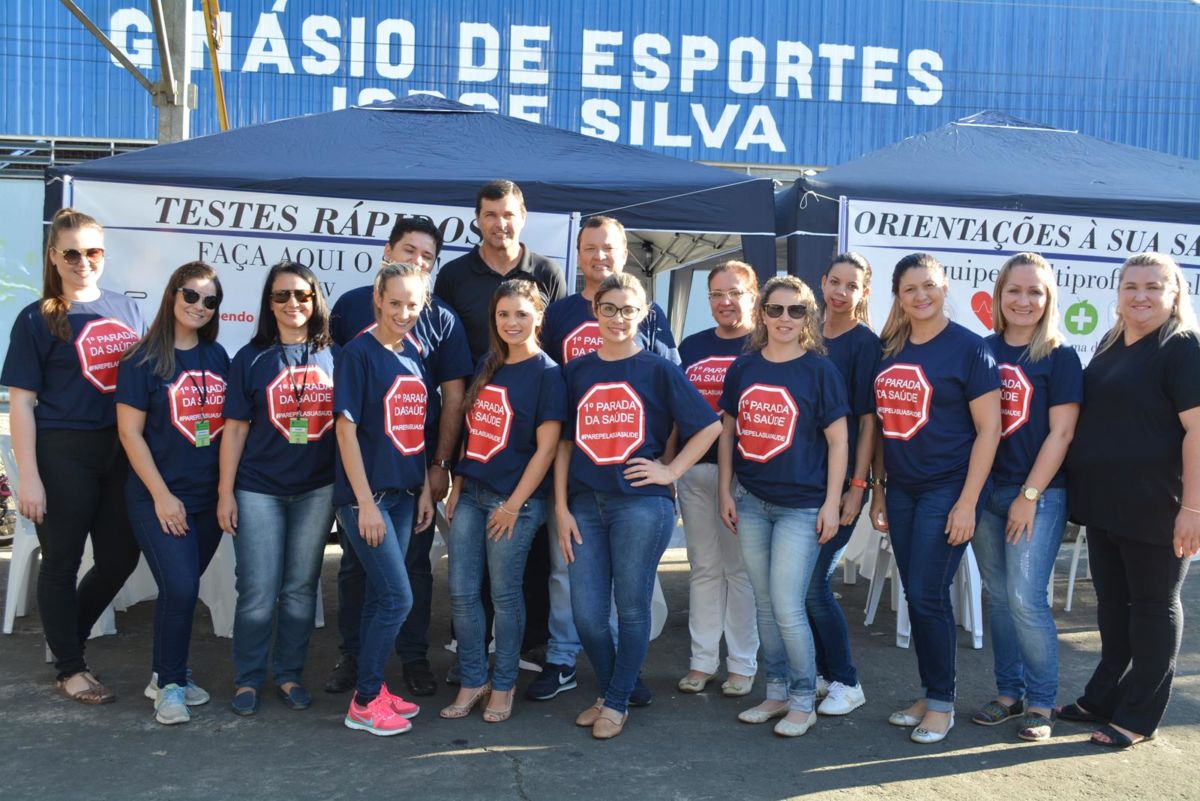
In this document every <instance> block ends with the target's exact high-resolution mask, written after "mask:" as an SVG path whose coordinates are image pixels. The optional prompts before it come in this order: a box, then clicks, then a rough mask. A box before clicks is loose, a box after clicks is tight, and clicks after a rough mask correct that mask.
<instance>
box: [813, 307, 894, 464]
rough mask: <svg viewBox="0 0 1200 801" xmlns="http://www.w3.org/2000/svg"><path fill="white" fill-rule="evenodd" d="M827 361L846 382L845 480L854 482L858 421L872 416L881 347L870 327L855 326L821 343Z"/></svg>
mask: <svg viewBox="0 0 1200 801" xmlns="http://www.w3.org/2000/svg"><path fill="white" fill-rule="evenodd" d="M825 347H827V348H828V349H829V360H830V361H831V362H833V366H834V367H836V368H837V369H838V372H839V373H841V374H842V380H843V381H845V382H846V400H847V401H849V403H850V419H849V420H847V421H846V427H847V428H849V429H850V460H849V463H848V464H847V466H846V480H847V481H849V480H850V479H852V478H854V468H855V458H854V457H855V452H856V448H857V447H858V421H859V419H860V418H861V417H862V416H863V415H864V414H874V413H875V376H876V374H877V373H878V372H879V361H880V359H881V358H882V354H883V346H882V345H880V343H879V337H877V336H875V332H874V331H872V330H871V329H870V327H868V326H866V325H863V324H862V323H859V324H858V325H856V326H854V327H853V328H851V329H850V330H849V331H846V332H845V333H843V334H841V335H839V336H836V337H834V338H833V339H826V340H825Z"/></svg>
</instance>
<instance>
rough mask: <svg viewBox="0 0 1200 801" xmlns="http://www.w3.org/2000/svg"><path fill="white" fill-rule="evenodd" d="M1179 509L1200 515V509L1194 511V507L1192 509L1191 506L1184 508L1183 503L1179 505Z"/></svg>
mask: <svg viewBox="0 0 1200 801" xmlns="http://www.w3.org/2000/svg"><path fill="white" fill-rule="evenodd" d="M1179 508H1180V509H1183V510H1184V511H1185V512H1191V513H1193V514H1197V515H1200V509H1193V508H1192V507H1190V506H1184V505H1183V504H1182V503H1181V504H1179Z"/></svg>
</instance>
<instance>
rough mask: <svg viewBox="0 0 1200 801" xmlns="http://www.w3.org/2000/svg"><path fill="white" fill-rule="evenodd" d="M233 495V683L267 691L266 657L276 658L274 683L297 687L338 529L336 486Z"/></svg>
mask: <svg viewBox="0 0 1200 801" xmlns="http://www.w3.org/2000/svg"><path fill="white" fill-rule="evenodd" d="M235 495H236V498H237V507H238V534H237V536H235V537H234V538H233V547H234V550H235V551H236V553H237V593H238V596H237V613H236V614H235V616H234V619H233V665H234V673H235V676H234V683H235V684H236V685H237V686H238V687H254V688H256V689H257V688H259V687H262V685H263V682H265V681H266V680H267V653H268V651H270V652H271V653H272V657H273V658H272V672H273V673H274V675H275V683H276V684H277V685H283V684H286V683H288V682H297V683H298V682H299V681H300V679H301V676H302V674H303V673H304V659H305V656H306V655H307V654H308V640H309V637H311V636H312V630H313V618H314V616H315V613H316V606H317V582H319V581H320V580H321V562H322V559H323V557H324V555H325V541H326V540H328V539H329V531H330V529H331V528H332V527H333V485H332V484H330V485H328V486H325V487H318V488H317V489H314V490H311V491H309V492H305V493H301V494H300V495H291V496H286V495H267V494H264V493H259V492H247V491H245V490H237V492H236V493H235ZM276 606H278V610H279V625H278V627H277V628H276V626H275V611H276ZM272 629H275V631H274V633H275V646H274V648H272V647H271V633H272Z"/></svg>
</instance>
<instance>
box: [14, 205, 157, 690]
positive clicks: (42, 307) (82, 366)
mask: <svg viewBox="0 0 1200 801" xmlns="http://www.w3.org/2000/svg"><path fill="white" fill-rule="evenodd" d="M103 273H104V229H102V228H101V227H100V224H99V223H98V222H96V221H95V220H94V219H92V218H91V217H89V216H88V215H86V214H83V213H81V212H78V211H75V210H74V209H62V210H61V211H59V212H58V213H57V214H55V215H54V221H53V222H52V223H51V225H50V238H49V242H48V245H47V248H46V260H45V265H44V269H43V272H42V287H43V289H42V298H41V300H37V301H34V302H33V303H31V304H29V305H28V306H26V307H25V308H24V309H22V310H21V312H20V313H19V314H18V315H17V319H16V321H15V322H14V323H13V328H12V334H11V336H10V337H9V345H8V355H7V356H6V358H5V360H4V371H3V374H0V383H3V384H5V385H7V386H8V388H9V397H10V414H11V419H10V424H11V426H12V441H13V453H14V455H15V456H16V462H17V464H16V473H17V475H16V476H14V478H19V480H18V481H17V482H16V483H17V511H19V512H20V513H21V515H23V516H24V517H26V518H28V519H29V520H31V521H33V524H34V526H35V527H36V529H37V537H38V543H39V544H40V545H41V550H42V564H41V568H40V570H39V573H38V583H37V588H38V589H37V592H38V611H39V612H40V614H41V618H42V630H43V631H44V632H45V635H46V644H47V645H48V646H49V647H50V650H51V651H52V652H53V653H54V667H55V670H56V671H57V673H58V681H57V687H58V691H59V692H60V693H61V694H63V695H64V696H66V697H67V698H70V699H72V700H74V701H78V702H80V703H83V704H104V703H108V702H110V701H113V700H116V696H115V695H114V694H113V692H112V690H110V689H109V688H107V687H105V686H104V685H103V684H101V683H100V681H99V680H98V679H97V678H96V677H95V676H94V675H93V674H92V672H91V671H90V670H89V669H88V665H87V662H86V661H85V660H84V656H83V654H84V643H85V642H86V641H87V638H88V634H89V633H90V632H91V629H92V626H93V625H94V624H95V622H96V620H97V619H99V617H100V615H101V613H102V612H103V611H104V609H105V607H107V606H108V605H109V604H110V603H111V602H112V599H113V597H114V596H116V594H117V592H118V591H119V590H120V589H121V585H123V584H124V583H125V580H126V579H127V578H129V574H130V573H132V572H133V569H134V568H135V567H137V561H138V548H137V541H136V540H134V538H133V532H132V531H130V528H129V515H128V513H127V511H126V509H125V496H124V494H123V492H122V487H123V486H124V483H125V475H126V473H127V472H128V467H129V466H128V463H127V462H126V460H125V452H124V451H122V450H121V447H120V443H119V442H118V439H117V431H116V425H117V419H116V411H115V409H114V405H113V392H114V390H115V389H116V383H117V382H116V377H117V362H118V361H119V360H120V358H121V354H122V353H124V352H125V351H126V350H127V349H128V348H130V347H132V346H133V344H134V343H136V342H137V340H138V338H139V337H140V336H141V334H142V330H143V328H144V325H143V323H142V315H141V312H140V311H139V310H138V307H137V304H135V303H134V302H133V301H132V300H130V299H128V298H126V297H125V296H123V295H120V294H118V293H116V292H109V291H107V290H104V289H101V288H100V284H99V282H100V277H101V276H102V275H103ZM89 533H90V534H91V537H92V554H93V556H94V558H95V564H94V566H93V567H92V569H91V570H89V571H88V572H87V575H85V576H84V577H83V579H82V580H81V581H79V584H78V588H77V587H76V577H77V575H78V573H79V564H80V561H81V560H82V558H83V549H84V545H85V543H86V542H87V538H88V535H89ZM10 580H12V579H11V578H10Z"/></svg>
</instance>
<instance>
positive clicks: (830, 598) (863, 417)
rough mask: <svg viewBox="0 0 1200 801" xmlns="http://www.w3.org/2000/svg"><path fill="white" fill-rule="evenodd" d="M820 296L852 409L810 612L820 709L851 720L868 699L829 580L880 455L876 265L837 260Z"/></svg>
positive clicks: (846, 256) (856, 258)
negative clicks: (833, 518) (831, 529)
mask: <svg viewBox="0 0 1200 801" xmlns="http://www.w3.org/2000/svg"><path fill="white" fill-rule="evenodd" d="M821 295H822V299H823V300H824V301H825V322H824V328H823V330H822V333H823V334H824V337H825V347H827V348H828V349H829V360H830V361H831V362H833V365H834V367H836V368H837V369H838V372H839V373H841V375H842V380H843V381H844V382H845V386H846V400H847V402H848V403H849V406H850V418H849V420H847V424H846V428H847V436H848V447H847V452H848V454H849V465H848V466H847V468H846V483H845V485H844V486H843V488H842V500H841V517H840V519H839V521H838V522H839V524H840V526H839V528H838V533H837V536H835V537H834V538H833V539H831V540H829V541H828V542H826V543H825V544H823V545H822V546H821V551H820V553H819V554H818V555H817V564H816V567H814V569H813V577H812V582H811V583H810V584H809V585H808V598H807V600H806V607H807V609H808V622H809V625H811V626H812V632H813V645H814V646H815V648H816V654H817V698H818V699H821V703H820V705H819V706H818V707H817V712H818V713H819V714H822V715H847V714H849V713H851V712H853V711H854V710H855V709H858V708H859V707H860V706H862V705H863V704H864V703H866V696H865V695H864V694H863V690H862V685H861V684H860V683H859V681H858V670H857V669H856V668H855V666H854V659H853V657H852V656H851V654H850V631H849V629H848V628H847V626H846V615H845V614H844V613H843V612H842V606H841V604H839V603H838V601H837V598H836V597H835V596H834V594H833V587H832V586H831V583H830V582H831V580H832V579H833V573H834V571H835V570H836V569H837V564H838V561H840V560H841V558H842V553H843V552H844V551H845V550H846V544H847V543H848V542H850V536H851V535H852V534H853V533H854V526H855V524H856V523H857V522H858V515H859V513H860V512H861V511H862V505H863V495H864V494H865V493H866V490H867V476H868V474H869V473H870V470H871V458H872V455H873V454H874V450H875V374H876V373H877V372H878V371H879V358H880V345H879V337H877V336H875V332H874V331H872V330H871V318H870V315H869V313H868V311H867V305H868V300H869V298H870V296H871V265H870V264H869V263H868V262H867V260H866V259H864V258H863V257H862V256H860V255H858V254H857V253H842V254H840V255H838V256H836V257H834V259H833V261H832V262H831V263H830V265H829V268H828V269H826V270H825V275H823V276H821Z"/></svg>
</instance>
